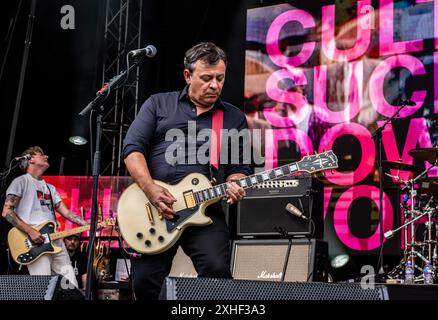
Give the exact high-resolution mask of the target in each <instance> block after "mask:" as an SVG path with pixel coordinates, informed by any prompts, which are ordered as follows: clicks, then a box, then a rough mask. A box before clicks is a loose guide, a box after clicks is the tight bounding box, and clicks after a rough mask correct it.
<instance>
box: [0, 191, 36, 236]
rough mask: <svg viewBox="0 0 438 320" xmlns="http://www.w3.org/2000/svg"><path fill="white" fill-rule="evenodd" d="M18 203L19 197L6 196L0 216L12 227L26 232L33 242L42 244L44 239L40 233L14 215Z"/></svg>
mask: <svg viewBox="0 0 438 320" xmlns="http://www.w3.org/2000/svg"><path fill="white" fill-rule="evenodd" d="M19 201H20V197H17V196H16V195H13V194H8V195H7V196H6V200H5V204H4V205H3V211H2V216H3V217H4V218H5V219H6V220H7V221H8V222H9V223H10V224H12V225H13V226H14V227H17V228H18V229H20V230H21V231H23V232H26V233H27V234H28V235H29V237H30V238H31V240H32V241H33V242H35V243H42V242H43V241H44V237H43V236H42V235H41V233H39V231H37V230H35V229H34V228H32V227H31V226H30V225H28V224H27V223H26V222H24V221H23V220H21V219H20V217H19V216H17V214H16V213H15V211H14V210H15V207H16V206H17V205H18V202H19Z"/></svg>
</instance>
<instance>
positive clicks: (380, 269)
mask: <svg viewBox="0 0 438 320" xmlns="http://www.w3.org/2000/svg"><path fill="white" fill-rule="evenodd" d="M407 105H408V101H406V100H401V101H400V108H398V109H397V111H396V112H395V113H394V114H393V115H392V116H391V117H390V118H389V119H387V120H386V121H385V122H384V123H383V125H382V126H381V127H379V128H377V129H376V130H375V131H374V133H373V135H372V136H371V139H373V140H374V142H375V145H376V166H377V168H378V169H379V224H380V253H379V259H378V261H377V267H376V270H378V273H380V274H383V273H384V270H383V169H382V131H383V130H384V129H385V127H386V126H387V125H388V123H390V122H392V120H393V119H394V118H396V117H397V116H398V115H399V113H400V111H401V110H402V109H403V108H404V107H406V106H407Z"/></svg>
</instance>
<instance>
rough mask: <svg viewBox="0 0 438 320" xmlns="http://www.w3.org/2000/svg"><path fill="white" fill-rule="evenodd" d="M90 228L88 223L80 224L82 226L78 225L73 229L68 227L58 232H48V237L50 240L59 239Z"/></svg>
mask: <svg viewBox="0 0 438 320" xmlns="http://www.w3.org/2000/svg"><path fill="white" fill-rule="evenodd" d="M87 230H90V225H86V226H82V227H78V228H74V229H70V230H65V231H60V232H55V233H52V234H50V239H51V240H57V239H61V238H65V237H68V236H71V235H74V234H78V233H81V232H84V231H87Z"/></svg>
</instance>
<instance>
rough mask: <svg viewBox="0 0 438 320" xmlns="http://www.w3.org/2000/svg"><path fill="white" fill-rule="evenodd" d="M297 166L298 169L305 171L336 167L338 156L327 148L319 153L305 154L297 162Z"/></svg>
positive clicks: (311, 171)
mask: <svg viewBox="0 0 438 320" xmlns="http://www.w3.org/2000/svg"><path fill="white" fill-rule="evenodd" d="M297 166H298V168H299V170H300V171H307V172H308V173H313V172H318V171H322V170H327V169H336V168H337V167H338V158H337V157H336V155H335V154H334V153H333V151H332V150H329V151H324V152H322V153H319V154H313V155H307V156H305V157H304V158H303V159H302V160H301V161H298V162H297Z"/></svg>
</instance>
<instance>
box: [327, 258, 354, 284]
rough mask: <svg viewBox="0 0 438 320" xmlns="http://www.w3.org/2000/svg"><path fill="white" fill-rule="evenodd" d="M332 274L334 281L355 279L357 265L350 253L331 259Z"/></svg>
mask: <svg viewBox="0 0 438 320" xmlns="http://www.w3.org/2000/svg"><path fill="white" fill-rule="evenodd" d="M330 275H331V276H332V279H333V281H334V282H338V281H347V280H350V279H354V278H355V277H356V276H357V275H356V266H355V264H354V262H353V261H352V259H351V257H350V256H349V255H348V254H339V255H337V256H334V257H333V258H332V259H331V260H330Z"/></svg>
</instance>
